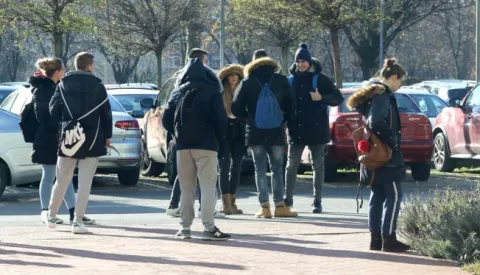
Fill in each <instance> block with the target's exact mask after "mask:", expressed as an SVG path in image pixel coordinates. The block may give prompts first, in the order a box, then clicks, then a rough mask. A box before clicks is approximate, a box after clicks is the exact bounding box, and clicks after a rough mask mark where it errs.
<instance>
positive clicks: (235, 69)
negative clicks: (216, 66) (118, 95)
mask: <svg viewBox="0 0 480 275" xmlns="http://www.w3.org/2000/svg"><path fill="white" fill-rule="evenodd" d="M243 69H244V68H243V66H242V65H239V64H231V65H228V66H227V67H225V68H223V69H221V70H220V71H219V72H218V78H220V81H222V82H223V80H224V79H225V78H226V77H227V76H229V75H232V74H236V75H238V77H240V80H242V79H243V78H244V75H243Z"/></svg>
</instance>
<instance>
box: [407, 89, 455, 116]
mask: <svg viewBox="0 0 480 275" xmlns="http://www.w3.org/2000/svg"><path fill="white" fill-rule="evenodd" d="M410 97H411V98H412V99H413V101H415V103H416V104H417V105H418V107H419V108H420V111H422V113H424V114H425V115H426V116H427V117H437V115H438V114H439V113H440V112H441V111H442V110H443V108H445V107H448V105H447V104H446V103H445V102H444V101H443V100H442V99H440V98H439V97H437V96H434V95H426V94H410Z"/></svg>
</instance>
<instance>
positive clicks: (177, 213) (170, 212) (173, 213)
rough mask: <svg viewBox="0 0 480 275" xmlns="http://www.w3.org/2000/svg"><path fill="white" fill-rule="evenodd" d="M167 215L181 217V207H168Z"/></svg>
mask: <svg viewBox="0 0 480 275" xmlns="http://www.w3.org/2000/svg"><path fill="white" fill-rule="evenodd" d="M165 215H167V216H169V217H173V218H178V217H180V208H174V209H167V212H166V213H165Z"/></svg>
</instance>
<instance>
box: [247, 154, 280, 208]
mask: <svg viewBox="0 0 480 275" xmlns="http://www.w3.org/2000/svg"><path fill="white" fill-rule="evenodd" d="M284 149H285V147H284V146H281V145H274V146H263V145H254V146H252V155H253V163H254V164H255V183H256V184H257V191H258V201H259V202H260V204H261V205H268V204H269V199H268V182H267V157H268V160H269V161H270V170H271V172H272V193H273V201H274V202H275V205H276V206H278V205H280V204H283V203H284V201H283V185H284V184H283V175H284V171H283V154H284Z"/></svg>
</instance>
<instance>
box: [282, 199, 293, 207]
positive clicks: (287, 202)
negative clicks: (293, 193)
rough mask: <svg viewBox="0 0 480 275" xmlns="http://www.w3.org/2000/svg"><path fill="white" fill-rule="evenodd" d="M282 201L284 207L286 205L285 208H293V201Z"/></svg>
mask: <svg viewBox="0 0 480 275" xmlns="http://www.w3.org/2000/svg"><path fill="white" fill-rule="evenodd" d="M283 201H284V203H285V205H286V206H287V207H290V208H291V207H292V206H293V199H287V198H285V199H284V200H283Z"/></svg>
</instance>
